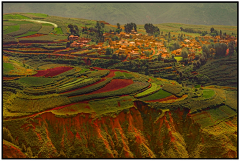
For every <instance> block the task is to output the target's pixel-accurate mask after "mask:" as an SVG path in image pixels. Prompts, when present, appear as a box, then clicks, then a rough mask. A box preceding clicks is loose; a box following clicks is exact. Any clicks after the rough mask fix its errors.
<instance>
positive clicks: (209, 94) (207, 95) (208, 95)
mask: <svg viewBox="0 0 240 161" xmlns="http://www.w3.org/2000/svg"><path fill="white" fill-rule="evenodd" d="M214 95H215V91H214V90H211V89H204V90H203V94H202V97H204V98H211V97H213V96H214Z"/></svg>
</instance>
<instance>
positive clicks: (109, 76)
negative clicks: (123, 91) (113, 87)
mask: <svg viewBox="0 0 240 161" xmlns="http://www.w3.org/2000/svg"><path fill="white" fill-rule="evenodd" d="M114 76H115V73H114V71H112V70H110V72H109V74H108V75H107V76H106V78H112V77H114Z"/></svg>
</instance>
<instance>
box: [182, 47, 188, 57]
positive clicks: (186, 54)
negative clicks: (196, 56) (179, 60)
mask: <svg viewBox="0 0 240 161" xmlns="http://www.w3.org/2000/svg"><path fill="white" fill-rule="evenodd" d="M181 55H182V57H183V58H187V57H188V50H187V49H186V48H183V49H182V52H181Z"/></svg>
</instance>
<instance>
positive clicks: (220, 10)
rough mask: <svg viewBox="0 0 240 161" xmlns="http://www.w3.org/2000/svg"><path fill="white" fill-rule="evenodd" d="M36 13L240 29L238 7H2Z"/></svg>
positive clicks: (173, 4) (107, 20) (116, 4)
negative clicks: (238, 26) (224, 26)
mask: <svg viewBox="0 0 240 161" xmlns="http://www.w3.org/2000/svg"><path fill="white" fill-rule="evenodd" d="M12 12H33V13H38V12H39V13H45V14H49V15H55V16H63V17H75V18H84V19H91V20H104V21H106V22H109V23H110V24H114V25H115V24H116V23H118V22H119V23H120V24H126V23H129V22H135V23H136V24H145V23H153V24H160V23H169V22H174V23H185V24H196V25H200V24H201V25H228V26H236V25H237V3H3V13H12Z"/></svg>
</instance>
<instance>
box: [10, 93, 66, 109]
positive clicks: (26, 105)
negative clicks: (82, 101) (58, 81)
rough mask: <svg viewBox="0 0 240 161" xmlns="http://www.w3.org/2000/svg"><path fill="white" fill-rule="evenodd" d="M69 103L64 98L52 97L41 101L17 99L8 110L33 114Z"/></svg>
mask: <svg viewBox="0 0 240 161" xmlns="http://www.w3.org/2000/svg"><path fill="white" fill-rule="evenodd" d="M69 103H70V101H69V99H68V98H67V97H64V96H54V97H49V98H41V99H24V98H18V97H17V98H15V99H14V100H13V102H12V104H11V106H8V110H9V111H11V112H19V113H24V112H27V113H35V112H40V111H43V110H46V109H49V108H53V107H57V106H62V105H66V104H69Z"/></svg>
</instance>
